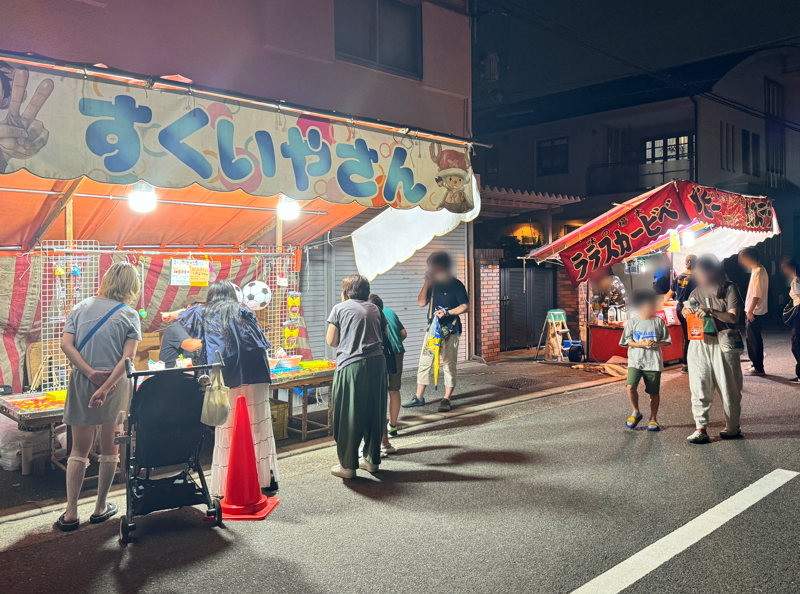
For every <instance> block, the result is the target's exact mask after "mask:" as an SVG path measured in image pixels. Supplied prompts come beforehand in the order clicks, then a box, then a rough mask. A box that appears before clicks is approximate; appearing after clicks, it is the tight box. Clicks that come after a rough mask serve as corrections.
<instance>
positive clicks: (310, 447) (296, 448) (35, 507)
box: [0, 377, 625, 525]
mask: <svg viewBox="0 0 800 594" xmlns="http://www.w3.org/2000/svg"><path fill="white" fill-rule="evenodd" d="M624 379H625V377H606V378H602V379H599V380H593V381H590V382H581V383H578V384H571V385H568V386H561V387H558V388H550V389H548V390H541V391H539V392H529V393H527V394H520V395H519V396H512V397H510V398H504V399H502V400H495V401H492V402H487V403H485V404H475V405H472V406H464V407H456V408H454V409H453V410H451V411H450V412H446V413H430V414H426V415H420V416H418V417H411V418H410V419H404V420H403V429H407V428H412V427H419V426H421V425H430V424H432V423H437V422H439V421H446V420H449V419H453V418H457V417H462V416H465V415H470V414H474V413H478V412H483V411H487V410H492V409H495V408H500V407H503V406H511V405H513V404H521V403H523V402H528V401H530V400H536V399H538V398H546V397H547V396H556V395H560V394H568V393H570V392H578V391H580V390H586V389H589V388H596V387H599V386H603V385H605V384H612V383H614V382H619V381H622V380H624ZM334 445H335V443H334V441H333V437H321V438H319V439H315V440H312V441H307V442H305V443H297V444H293V445H290V446H287V447H284V448H277V450H278V460H282V459H284V458H289V457H291V456H297V455H299V454H305V453H307V452H313V451H316V450H321V449H324V448H329V447H333V446H334ZM123 491H124V485H121V484H114V485H112V487H111V492H110V493H109V495H113V494H115V493H121V492H123ZM89 493H90V495H87V496H86V497H82V498H81V499H80V500H79V501H78V505H84V504H87V503H90V502H92V501H93V500H94V493H93V492H92V491H89ZM64 501H65V500H64V499H44V500H42V501H30V502H28V503H26V504H24V505H18V506H16V507H9V508H7V509H4V510H0V525H2V524H4V523H5V522H13V521H16V520H22V519H25V518H31V517H33V516H40V515H45V514H48V513H51V512H53V511H56V510H59V509H61V507H62V506H63V505H64Z"/></svg>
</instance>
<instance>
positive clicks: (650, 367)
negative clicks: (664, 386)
mask: <svg viewBox="0 0 800 594" xmlns="http://www.w3.org/2000/svg"><path fill="white" fill-rule="evenodd" d="M631 301H632V303H633V307H634V308H635V309H636V312H637V314H638V315H637V317H634V318H631V319H630V320H628V322H627V324H625V329H624V330H623V331H622V338H621V339H620V341H619V345H620V346H623V347H628V382H627V384H628V399H629V400H630V401H631V406H632V407H633V413H632V414H631V416H630V417H628V420H627V421H625V426H626V427H627V428H628V429H635V428H636V426H637V425H638V424H639V421H641V420H642V413H641V412H639V381H640V380H642V379H643V380H644V391H645V392H647V394H648V395H649V396H650V423H649V424H648V425H647V430H648V431H660V430H661V426H660V425H659V424H658V419H657V417H658V405H659V404H660V401H661V399H660V396H659V393H660V391H661V372H662V371H664V359H663V357H662V355H661V347H664V346H668V345H670V344H672V339H671V338H670V336H669V330H668V329H667V324H666V323H665V322H664V320H662V319H661V318H659V317H658V316H656V315H654V314H655V311H656V292H655V291H653V290H652V289H639V290H637V291H634V293H633V297H632V299H631Z"/></svg>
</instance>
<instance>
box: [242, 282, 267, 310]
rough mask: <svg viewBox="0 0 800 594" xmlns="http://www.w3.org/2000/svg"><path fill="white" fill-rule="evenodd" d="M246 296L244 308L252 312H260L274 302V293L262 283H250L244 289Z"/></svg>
mask: <svg viewBox="0 0 800 594" xmlns="http://www.w3.org/2000/svg"><path fill="white" fill-rule="evenodd" d="M242 293H243V294H244V306H245V307H247V308H249V309H250V310H252V311H259V310H261V309H264V308H265V307H267V306H268V305H269V302H270V301H271V300H272V291H270V290H269V287H268V286H267V284H266V283H264V282H261V281H250V282H249V283H247V284H246V285H245V286H244V287H242Z"/></svg>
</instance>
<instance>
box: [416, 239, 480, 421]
mask: <svg viewBox="0 0 800 594" xmlns="http://www.w3.org/2000/svg"><path fill="white" fill-rule="evenodd" d="M452 268H453V263H452V261H451V260H450V256H449V255H448V254H447V253H446V252H434V253H433V254H431V255H430V257H429V258H428V270H427V271H426V272H425V282H424V283H423V284H422V290H421V291H420V292H419V296H418V297H417V304H418V305H419V306H420V307H426V308H428V334H429V335H431V334H432V333H433V330H432V324H433V320H434V318H438V319H439V326H440V329H441V332H442V339H441V346H440V348H439V362H440V366H441V367H442V369H443V370H444V398H442V400H441V402H440V403H439V412H447V411H449V410H450V407H451V403H450V398H451V396H452V395H453V390H454V389H455V387H456V363H457V362H458V342H459V339H460V338H461V318H460V317H459V314H462V313H465V312H466V311H467V310H468V309H469V296H468V295H467V289H466V287H465V286H464V283H462V282H461V281H460V280H458V279H457V278H455V277H454V276H453V273H452ZM433 362H434V353H433V350H432V348H431V347H430V346H428V340H427V336H426V337H425V342H424V343H423V345H422V353H421V354H420V357H419V370H418V372H417V394H416V396H414V397H413V398H412V399H411V400H410V401H409V402H406V403H405V404H403V408H413V407H417V406H425V404H426V402H425V388H426V386H428V384H429V383H430V372H431V369H432V368H433Z"/></svg>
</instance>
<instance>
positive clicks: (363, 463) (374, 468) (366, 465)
mask: <svg viewBox="0 0 800 594" xmlns="http://www.w3.org/2000/svg"><path fill="white" fill-rule="evenodd" d="M358 467H359V468H360V469H361V470H366V471H367V472H368V473H370V474H375V473H376V472H378V470H380V466H378V465H377V464H373V463H372V462H367V460H366V458H361V460H359V461H358ZM353 473H354V474H355V471H353Z"/></svg>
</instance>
